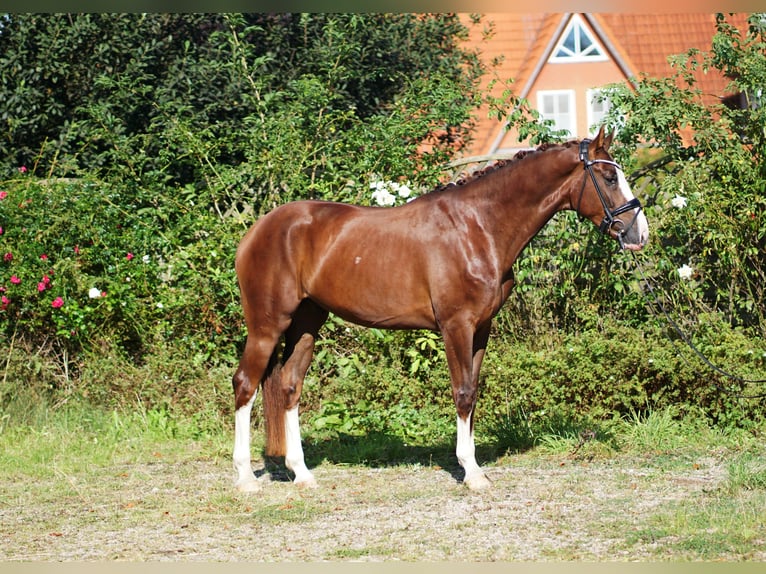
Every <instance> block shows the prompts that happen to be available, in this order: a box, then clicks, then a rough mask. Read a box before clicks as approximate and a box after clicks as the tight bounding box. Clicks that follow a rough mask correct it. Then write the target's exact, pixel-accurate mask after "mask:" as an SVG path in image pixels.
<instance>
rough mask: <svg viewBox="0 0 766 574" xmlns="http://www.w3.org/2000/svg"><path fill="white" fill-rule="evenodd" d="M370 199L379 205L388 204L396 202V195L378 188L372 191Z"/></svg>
mask: <svg viewBox="0 0 766 574" xmlns="http://www.w3.org/2000/svg"><path fill="white" fill-rule="evenodd" d="M372 199H373V200H374V201H375V203H377V204H378V205H380V206H389V205H393V204H394V203H396V196H395V195H394V194H392V193H391V192H390V191H388V190H387V189H384V188H380V187H379V188H378V189H376V190H375V191H374V192H373V193H372Z"/></svg>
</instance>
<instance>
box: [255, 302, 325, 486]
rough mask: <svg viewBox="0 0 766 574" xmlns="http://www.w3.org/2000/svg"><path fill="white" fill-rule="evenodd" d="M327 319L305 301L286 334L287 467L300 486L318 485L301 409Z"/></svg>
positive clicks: (282, 384) (283, 379) (283, 372)
mask: <svg viewBox="0 0 766 574" xmlns="http://www.w3.org/2000/svg"><path fill="white" fill-rule="evenodd" d="M326 320H327V311H325V310H324V309H322V308H321V307H319V306H318V305H316V304H315V303H313V302H311V301H309V300H304V301H303V302H302V303H301V305H300V307H299V308H298V310H297V311H296V312H295V315H294V316H293V322H292V324H291V325H290V328H289V329H288V330H287V332H286V333H285V354H284V361H283V362H284V365H283V367H282V370H281V373H280V374H281V380H280V385H279V386H280V389H281V392H282V400H283V405H284V413H285V417H284V435H285V453H284V455H285V466H286V467H287V468H288V469H289V470H291V471H292V472H293V473H294V475H295V480H294V482H295V484H297V485H299V486H307V487H314V486H316V480H315V479H314V475H313V474H312V473H311V471H310V470H309V469H308V467H307V466H306V462H305V459H304V455H303V446H302V445H301V434H300V425H299V420H298V419H299V411H298V409H299V403H300V396H301V391H302V389H303V381H304V379H305V377H306V372H307V371H308V368H309V365H310V364H311V358H312V357H313V354H314V343H315V341H316V337H317V333H318V332H319V329H320V328H321V326H322V325H323V324H324V322H325V321H326ZM264 396H265V395H264Z"/></svg>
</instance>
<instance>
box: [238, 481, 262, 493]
mask: <svg viewBox="0 0 766 574" xmlns="http://www.w3.org/2000/svg"><path fill="white" fill-rule="evenodd" d="M235 486H236V489H237V490H238V491H239V492H259V491H260V490H261V483H260V482H258V481H257V480H247V481H245V482H238V483H237V484H236V485H235Z"/></svg>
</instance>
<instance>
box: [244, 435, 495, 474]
mask: <svg viewBox="0 0 766 574" xmlns="http://www.w3.org/2000/svg"><path fill="white" fill-rule="evenodd" d="M303 451H304V457H305V460H306V466H308V468H309V469H313V468H315V467H317V466H319V465H320V464H323V463H329V464H335V465H355V466H366V467H368V468H394V467H398V466H423V467H427V468H438V469H441V470H442V471H444V472H446V473H448V474H449V475H450V476H451V477H452V478H453V479H454V480H455V482H456V483H460V482H462V481H463V478H464V475H465V472H464V471H463V468H462V467H461V466H460V464H459V463H458V461H457V456H456V455H455V445H454V443H451V442H441V443H436V444H433V445H426V446H422V445H411V444H408V443H407V442H406V441H405V440H404V439H403V438H401V437H399V436H396V435H393V434H388V433H385V432H378V431H375V432H369V433H366V434H362V435H358V434H355V435H351V434H343V433H340V434H338V435H337V436H333V437H332V438H324V439H320V440H309V441H306V442H305V443H304V445H303ZM505 452H507V448H504V446H503V445H501V444H494V443H489V444H480V445H477V446H476V457H477V459H478V461H479V463H480V464H486V463H492V462H495V461H497V460H498V458H499V457H500V456H502V455H503V454H504V453H505ZM262 457H263V460H264V468H262V469H260V470H257V471H256V473H255V474H256V477H258V478H260V477H262V476H264V475H269V479H270V480H271V481H275V482H289V481H291V480H292V476H291V473H290V471H288V470H287V469H286V467H285V464H284V457H271V456H267V455H266V454H265V452H264V453H262Z"/></svg>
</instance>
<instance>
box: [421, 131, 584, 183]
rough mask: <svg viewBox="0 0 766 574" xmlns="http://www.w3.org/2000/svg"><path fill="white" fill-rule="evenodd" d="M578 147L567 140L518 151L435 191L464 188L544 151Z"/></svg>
mask: <svg viewBox="0 0 766 574" xmlns="http://www.w3.org/2000/svg"><path fill="white" fill-rule="evenodd" d="M579 145H580V141H579V140H569V141H567V142H562V143H552V142H546V143H543V144H540V145H539V146H537V147H536V148H532V149H523V150H520V151H518V152H516V154H515V155H514V156H513V157H512V158H511V159H500V160H497V161H495V162H494V163H491V164H489V165H487V166H485V167H483V168H480V169H476V170H474V171H472V172H470V173H467V174H466V173H464V174H461V176H460V177H459V178H458V179H456V180H455V181H451V182H449V183H446V184H444V185H442V186H440V187H439V188H437V190H436V191H441V190H443V189H447V188H450V187H454V186H464V185H466V184H467V183H470V182H472V181H475V180H477V179H480V178H482V177H484V176H485V175H487V174H490V173H493V172H495V171H497V170H499V169H500V168H503V167H505V166H507V165H512V164H513V165H515V164H517V163H519V162H521V161H522V160H523V159H525V158H527V157H529V156H531V155H536V154H540V153H543V152H546V151H548V150H550V149H558V148H565V149H566V148H570V147H573V146H579Z"/></svg>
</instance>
